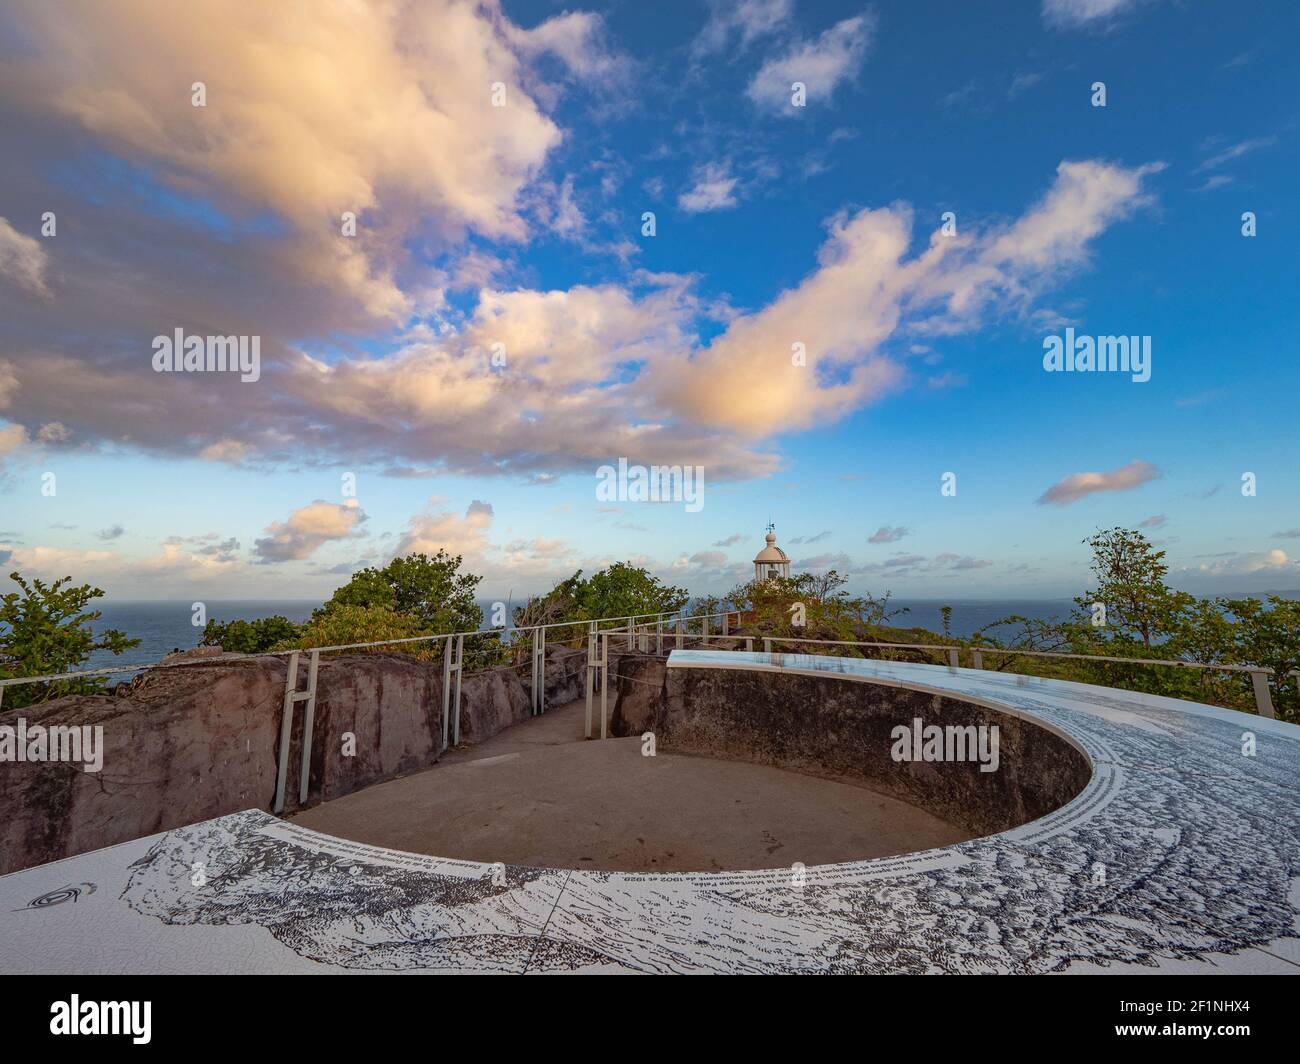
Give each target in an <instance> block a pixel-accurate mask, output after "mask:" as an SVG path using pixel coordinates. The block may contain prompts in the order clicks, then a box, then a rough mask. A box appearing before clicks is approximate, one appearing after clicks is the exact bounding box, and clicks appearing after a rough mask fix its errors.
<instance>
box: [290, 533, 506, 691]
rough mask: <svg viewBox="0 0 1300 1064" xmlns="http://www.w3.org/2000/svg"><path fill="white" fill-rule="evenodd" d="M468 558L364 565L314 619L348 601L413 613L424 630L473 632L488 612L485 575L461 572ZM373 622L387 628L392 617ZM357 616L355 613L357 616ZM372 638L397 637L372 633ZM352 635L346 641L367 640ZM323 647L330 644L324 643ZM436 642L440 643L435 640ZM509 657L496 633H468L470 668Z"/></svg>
mask: <svg viewBox="0 0 1300 1064" xmlns="http://www.w3.org/2000/svg"><path fill="white" fill-rule="evenodd" d="M463 560H464V559H463V557H462V556H461V555H459V554H454V555H453V554H448V553H447V552H446V551H444V550H440V551H438V553H437V554H435V555H433V556H432V557H430V556H429V555H427V554H408V555H407V556H406V557H404V558H394V559H393V560H392V561H391V562H389V563H388V564H387V565H386V566H384V567H383V568H382V569H376V568H367V569H361V570H359V571H358V572H356V573H353V574H352V579H351V580H349V581H348V582H347V583H346V584H344V585H343V586H342V587H340V588H339V589H338V590H337V591H335V592H334V594H333V595H332V596H331V597H330V599H329V601H328V602H326V603H325V605H324V606H322V607H321V608H320V609H318V610H316V611H314V612H313V613H312V619H311V622H310V623H311V624H312V625H316V624H317V622H318V621H320V620H321V619H322V618H324V617H325V616H326V615H327V614H329V613H331V612H333V611H335V610H338V609H339V608H341V607H344V606H355V607H360V608H363V609H379V610H388V611H389V612H391V613H393V614H398V615H401V616H405V617H411V618H414V619H415V620H416V621H418V622H419V624H420V626H421V631H422V632H426V633H428V634H430V635H441V634H443V633H445V632H472V631H475V630H476V629H477V628H479V627H480V626H481V625H482V623H483V611H482V610H480V609H479V607H478V603H476V602H475V601H474V595H475V592H476V590H477V589H478V585H479V584H480V583H481V582H482V580H483V578H482V577H481V576H475V575H474V574H473V573H464V572H461V568H460V567H461V563H462V562H463ZM369 619H370V622H372V623H373V624H375V625H376V626H377V627H378V628H382V629H384V630H388V629H389V628H390V627H391V624H392V622H390V621H388V620H386V619H384V617H383V615H382V614H373V615H369ZM355 620H356V618H355V617H354V618H353V621H355ZM372 638H373V639H380V638H398V637H383V636H373V637H372ZM365 641H367V640H362V639H349V640H347V642H365ZM319 645H321V646H326V645H329V644H328V643H322V644H319ZM431 646H433V647H435V648H436V647H437V646H438V644H431ZM504 659H505V648H504V646H503V644H502V643H501V640H500V638H499V637H497V636H495V635H482V636H467V637H466V639H465V667H466V668H467V669H485V668H490V667H492V666H493V665H499V664H501V662H502V661H503V660H504Z"/></svg>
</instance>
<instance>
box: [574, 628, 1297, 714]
mask: <svg viewBox="0 0 1300 1064" xmlns="http://www.w3.org/2000/svg"><path fill="white" fill-rule="evenodd" d="M642 627H644V626H642ZM621 631H622V629H615V630H614V631H613V632H606V633H604V635H605V636H609V635H612V634H617V633H618V632H621ZM712 638H713V639H714V640H716V641H719V642H720V641H724V640H725V641H727V642H732V643H735V642H743V643H744V644H745V649H746V650H747V651H753V650H754V644H755V641H756V640H759V639H761V640H762V643H763V652H764V653H766V654H771V653H773V652H774V651H773V646H774V645H775V644H780V643H798V644H811V645H817V646H841V647H869V648H874V649H878V650H887V649H896V650H924V651H934V652H942V653H943V654H944V655H945V656H946V657H947V660H948V667H949V668H953V669H956V668H960V667H961V651H962V650H968V651H969V652H970V657H971V667H972V668H975V669H983V668H984V655H985V654H992V655H997V654H1006V655H1012V654H1020V655H1024V656H1027V657H1035V658H1063V659H1073V660H1078V661H1100V662H1114V663H1118V664H1124V665H1145V666H1165V667H1169V666H1172V667H1175V668H1184V669H1203V670H1207V671H1211V672H1245V673H1250V678H1251V688H1252V691H1253V693H1254V697H1255V710H1256V712H1257V713H1258V714H1259V716H1261V717H1267V718H1269V719H1270V720H1271V719H1275V718H1276V716H1277V712H1276V710H1275V708H1274V706H1273V698H1272V695H1271V693H1270V691H1269V679H1270V677H1273V676H1274V670H1272V669H1267V668H1261V667H1259V666H1255V665H1220V664H1207V663H1205V662H1199V661H1177V660H1174V659H1158V658H1120V657H1111V656H1108V655H1102V654H1069V653H1064V652H1060V651H1052V650H1017V649H1009V648H1003V647H989V646H979V647H961V646H955V645H949V644H942V643H875V642H868V641H866V640H855V639H805V638H803V637H801V636H750V635H730V634H729V633H728V632H727V630H726V626H725V624H724V627H723V630H722V631H721V632H719V633H717V634H715V635H714V636H713V637H712ZM631 642H632V639H631V635H629V640H628V645H629V647H630V646H631ZM704 642H705V644H706V645H707V642H708V636H707V627H706V629H705V639H704ZM607 643H608V640H606V644H607ZM677 645H678V646H679V647H680V646H681V645H682V644H681V642H680V641H679V642H678V644H677ZM643 649H644V647H643ZM657 653H659V654H662V653H663V642H662V634H661V636H660V641H659V645H658V649H657ZM588 661H589V662H591V658H590V657H589V658H588ZM589 667H590V668H596V669H599V670H600V671H601V680H602V683H601V690H602V695H601V704H600V711H601V720H600V737H601V738H602V739H604V738H605V737H606V734H607V731H606V729H607V722H606V718H607V717H608V712H607V700H606V697H605V695H604V689H605V687H606V686H607V683H605V682H604V681H606V680H607V677H606V676H605V673H606V672H607V671H608V667H609V653H608V646H607V645H606V647H605V648H604V649H602V652H601V656H600V658H599V659H598V660H597V661H595V662H594V663H593V664H590V665H589ZM1286 675H1288V676H1294V677H1295V678H1296V683H1297V687H1298V688H1300V669H1293V670H1291V671H1290V672H1288V673H1287V674H1286ZM591 717H592V698H591V692H590V690H588V694H587V738H588V739H590V738H591V737H592V735H591V733H592V720H591Z"/></svg>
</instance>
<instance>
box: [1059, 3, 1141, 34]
mask: <svg viewBox="0 0 1300 1064" xmlns="http://www.w3.org/2000/svg"><path fill="white" fill-rule="evenodd" d="M1142 2H1143V0H1043V18H1044V19H1045V20H1046V22H1047V23H1048V24H1049V25H1051V26H1058V27H1061V28H1077V27H1079V26H1087V25H1092V24H1097V23H1106V22H1109V21H1111V20H1112V19H1115V18H1117V17H1119V16H1120V15H1123V14H1125V13H1126V12H1128V11H1131V10H1132V9H1134V8H1136V7H1137V6H1138V5H1139V4H1141V3H1142Z"/></svg>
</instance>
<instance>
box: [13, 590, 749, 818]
mask: <svg viewBox="0 0 1300 1064" xmlns="http://www.w3.org/2000/svg"><path fill="white" fill-rule="evenodd" d="M733 612H734V611H733ZM720 616H724V615H722V614H716V613H713V614H696V615H694V616H690V617H682V616H680V611H677V612H665V613H638V614H633V615H632V616H630V617H601V618H597V619H596V620H589V621H553V622H550V623H548V624H533V625H524V626H522V627H518V628H509V629H508V628H479V629H475V630H474V631H469V632H444V633H441V634H438V635H420V636H409V637H407V638H404V639H381V640H376V641H375V642H372V643H341V644H339V645H337V646H325V647H309V648H306V649H305V650H304V649H303V648H299V649H297V650H268V651H265V652H262V653H258V654H232V655H223V656H222V657H221V659H220V661H221V663H222V664H226V663H228V662H232V661H248V660H255V659H260V658H282V657H286V656H287V657H288V670H287V674H286V677H285V684H284V701H283V707H282V713H281V717H280V740H279V750H278V751H277V758H276V783H275V803H274V806H273V811H274V812H276V813H282V812H284V799H285V790H286V787H287V783H288V775H289V746H290V743H291V741H292V737H293V718H294V714H295V707H296V706H297V704H298V703H299V702H302V703H304V706H303V744H302V764H301V765H300V766H299V773H298V801H299V802H305V801H306V800H307V789H308V783H309V774H310V769H311V738H312V730H313V728H314V725H315V719H316V681H317V678H318V675H319V671H320V656H321V655H322V654H329V653H337V652H339V651H343V650H369V649H371V648H374V647H390V646H392V647H395V646H408V645H410V644H412V643H436V642H441V643H442V648H441V649H442V749H443V750H446V749H447V747H448V745H449V744H450V745H452V746H456V745H459V743H460V696H461V675H462V672H463V670H464V661H465V638H466V637H467V636H468V637H471V638H473V637H476V636H497V637H498V638H500V637H501V636H503V635H507V634H511V635H513V634H516V633H522V634H524V635H525V636H526V637H528V638H531V641H532V681H531V682H532V692H531V694H532V712H533V714H534V715H537V714H539V713H545V712H546V632H547V631H548V630H549V629H552V628H583V627H585V628H586V629H587V632H588V644H587V645H588V654H587V661H588V668H587V720H588V728H587V731H588V735H590V732H591V727H590V721H591V687H592V684H593V683H594V682H595V681H596V676H595V674H594V673H593V671H592V667H591V657H592V654H593V653H594V649H595V643H594V640H595V639H596V638H597V637H598V636H600V635H602V634H603V635H605V636H608V635H609V634H610V633H611V632H622V631H625V630H626V631H627V632H628V633H629V635H628V642H629V646H630V645H631V642H632V638H633V636H632V634H631V633H633V631H634V630H635V629H636V627H637V623H638V622H639V621H644V620H647V619H653V620H654V621H655V622H656V624H657V625H658V626H659V629H660V631H661V632H662V629H663V624H664V619H665V618H673V619H674V620H675V621H676V623H677V626H678V631H682V630H683V626H684V625H685V624H686V623H688V622H690V621H696V620H698V621H699V622H700V625H701V631H702V633H703V636H704V639H705V642H706V643H707V641H708V631H709V620H710V619H712V618H715V617H720ZM729 617H730V614H728V615H726V616H724V619H723V622H722V630H723V631H724V632H725V631H726V630H727V626H728V620H727V618H729ZM606 623H616V624H618V625H620V627H618V628H614V629H605V630H604V632H602V631H601V629H600V625H602V624H606ZM660 645H661V646H662V640H661V644H660ZM606 646H608V644H606ZM304 653H306V654H307V655H308V658H307V686H306V688H305V689H304V690H302V691H299V690H298V665H299V661H300V660H301V655H302V654H304ZM606 656H608V655H606ZM212 661H213V659H211V658H195V659H191V660H189V661H173V662H161V661H156V662H148V663H145V664H137V665H114V666H110V667H108V668H102V669H83V670H79V671H76V672H56V673H48V674H45V675H42V676H12V677H9V678H7V679H0V713H3V712H5V706H4V701H3V700H4V692H5V688H7V687H16V686H18V685H20V684H32V683H60V682H66V681H68V680H76V679H84V678H87V677H99V676H114V675H121V674H124V673H132V672H141V671H144V670H146V669H184V668H193V667H196V666H201V665H210V664H212ZM453 678H454V683H453ZM453 691H454V697H453ZM601 693H602V699H603V697H604V684H603V683H602V684H601ZM16 709H17V707H13V708H12V709H10V710H9V711H10V712H13V711H14V710H16Z"/></svg>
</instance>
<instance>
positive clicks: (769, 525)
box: [767, 517, 776, 532]
mask: <svg viewBox="0 0 1300 1064" xmlns="http://www.w3.org/2000/svg"><path fill="white" fill-rule="evenodd" d="M767 530H768V531H769V532H775V531H776V525H774V524H773V523H772V519H771V518H770V517H769V518H768V519H767Z"/></svg>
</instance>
